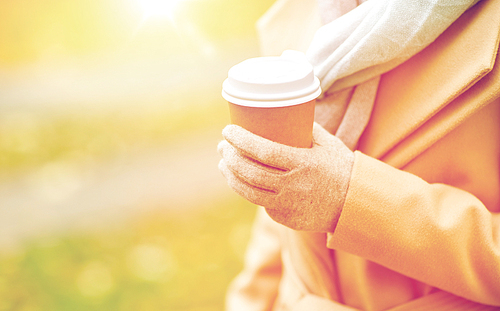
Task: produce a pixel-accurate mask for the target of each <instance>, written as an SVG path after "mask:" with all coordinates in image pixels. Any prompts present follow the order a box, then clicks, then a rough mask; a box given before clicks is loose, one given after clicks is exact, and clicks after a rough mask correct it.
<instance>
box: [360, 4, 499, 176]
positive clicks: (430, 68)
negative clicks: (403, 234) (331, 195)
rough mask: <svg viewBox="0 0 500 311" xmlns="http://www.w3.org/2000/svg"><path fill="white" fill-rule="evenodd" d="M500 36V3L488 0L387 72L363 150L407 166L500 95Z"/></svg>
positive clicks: (362, 140) (391, 162) (371, 154)
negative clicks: (499, 56)
mask: <svg viewBox="0 0 500 311" xmlns="http://www.w3.org/2000/svg"><path fill="white" fill-rule="evenodd" d="M499 40H500V1H497V0H483V1H481V2H479V3H478V4H476V5H475V6H474V7H472V8H471V9H469V10H468V11H467V12H465V13H464V14H463V15H462V16H461V17H460V18H459V19H458V20H457V21H455V23H453V24H452V25H451V26H450V27H449V28H448V29H447V30H446V31H445V32H444V33H443V34H441V36H439V37H438V38H437V39H436V40H435V41H434V42H433V43H432V44H431V45H429V46H428V47H427V48H425V49H424V50H423V51H422V52H420V53H419V54H417V55H415V56H414V57H412V58H411V59H410V60H408V61H406V62H405V63H404V64H402V65H400V66H398V67H397V68H395V69H393V70H392V71H390V72H388V73H386V74H384V75H383V76H382V78H381V81H380V85H379V89H378V93H377V99H376V101H375V107H374V109H373V112H372V116H371V119H370V122H369V123H368V125H367V128H366V130H365V132H364V133H363V135H362V136H361V138H360V142H359V147H358V149H359V150H360V151H362V152H364V153H366V154H368V155H370V156H373V157H376V158H379V159H382V160H384V161H386V162H388V163H390V164H391V165H394V166H396V167H402V166H404V165H405V164H406V163H408V161H410V160H411V159H412V158H414V157H415V156H417V155H418V154H420V153H421V152H422V151H424V150H425V149H426V148H428V147H429V146H430V145H432V144H433V143H434V142H435V141H437V140H438V139H440V138H441V137H443V136H444V135H445V134H446V133H447V132H449V131H450V130H451V129H452V128H454V127H456V126H457V125H458V124H459V123H460V122H461V121H463V120H464V119H465V118H466V117H467V116H468V115H470V114H471V113H473V112H474V111H477V109H479V108H480V107H482V106H483V105H484V104H487V103H488V102H489V101H491V100H492V99H493V98H494V97H495V96H499V94H498V93H499V85H500V73H499V70H498V67H500V66H498V64H500V59H499V63H498V64H497V66H496V67H497V68H496V69H497V70H493V68H494V65H495V61H496V60H497V59H496V58H497V51H498V46H499ZM486 77H487V78H486ZM483 78H484V79H483ZM483 80H484V81H483ZM478 82H479V83H478ZM471 95H474V96H471ZM465 99H467V100H465ZM488 99H489V101H488ZM433 129H434V130H436V131H437V132H435V131H433Z"/></svg>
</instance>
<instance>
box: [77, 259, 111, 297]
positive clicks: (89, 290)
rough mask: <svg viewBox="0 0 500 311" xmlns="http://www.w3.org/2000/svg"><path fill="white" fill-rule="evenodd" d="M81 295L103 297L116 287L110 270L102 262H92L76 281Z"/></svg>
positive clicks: (85, 267)
mask: <svg viewBox="0 0 500 311" xmlns="http://www.w3.org/2000/svg"><path fill="white" fill-rule="evenodd" d="M76 285H77V287H78V289H79V290H80V293H81V294H82V295H83V296H86V297H101V296H104V295H106V294H108V293H109V292H110V291H111V290H112V289H113V287H114V279H113V276H112V274H111V271H110V270H109V268H108V267H107V266H106V265H105V264H104V263H103V262H100V261H92V262H90V263H88V264H87V265H85V266H84V268H83V269H82V271H81V272H80V274H79V275H78V277H77V279H76Z"/></svg>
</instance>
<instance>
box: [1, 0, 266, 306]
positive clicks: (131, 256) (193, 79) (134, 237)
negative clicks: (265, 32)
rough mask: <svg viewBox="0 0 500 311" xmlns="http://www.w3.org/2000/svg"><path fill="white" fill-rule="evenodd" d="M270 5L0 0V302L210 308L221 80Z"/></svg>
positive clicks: (239, 223)
mask: <svg viewBox="0 0 500 311" xmlns="http://www.w3.org/2000/svg"><path fill="white" fill-rule="evenodd" d="M273 1H274V0H71V1H67V0H1V1H0V311H4V310H16V311H17V310H19V311H21V310H22V311H28V310H29V311H38V310H44V311H45V310H50V311H58V310H65V311H66V310H71V311H78V310H118V311H119V310H130V311H132V310H133V311H137V310H147V311H154V310H174V311H176V310H191V311H195V310H203V311H208V310H210V311H212V310H214V311H215V310H222V309H223V299H224V292H225V290H226V287H227V285H228V283H229V281H230V280H231V279H232V278H233V277H234V276H235V275H236V273H237V272H238V271H239V270H240V269H241V266H242V259H243V254H244V249H245V246H246V243H247V241H248V238H249V232H250V226H251V222H252V219H253V216H254V213H255V207H254V206H253V205H252V204H250V203H248V202H246V201H244V200H243V199H241V198H239V197H238V196H237V195H236V194H234V193H233V192H232V191H231V190H230V189H229V187H228V186H227V184H226V181H225V179H224V178H223V177H222V175H221V174H220V173H219V171H218V169H217V163H218V161H219V155H218V154H217V151H216V146H217V143H218V141H219V140H220V139H221V138H222V137H221V135H220V132H221V130H222V128H223V127H224V126H225V124H227V123H228V122H229V118H228V111H227V106H226V103H225V102H224V100H223V99H222V97H221V96H220V91H221V84H222V81H223V80H224V79H225V77H226V75H227V70H228V69H229V68H230V67H231V66H232V65H234V64H236V63H238V62H240V61H242V60H244V59H246V58H249V57H255V56H258V55H259V48H258V43H257V39H256V34H255V28H254V24H255V22H256V20H257V19H258V18H259V17H260V16H261V15H262V14H263V13H264V12H265V11H266V10H267V9H268V8H269V7H270V5H271V4H272V2H273Z"/></svg>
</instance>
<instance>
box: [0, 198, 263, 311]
mask: <svg viewBox="0 0 500 311" xmlns="http://www.w3.org/2000/svg"><path fill="white" fill-rule="evenodd" d="M200 204H201V205H202V206H201V208H200V206H198V207H197V211H196V212H189V213H179V212H168V210H169V208H168V206H165V208H164V210H165V212H163V213H160V214H158V213H155V214H150V215H144V216H142V217H140V218H139V219H136V220H135V221H133V222H130V223H127V224H125V225H124V226H123V227H122V228H121V229H111V230H105V231H100V232H94V233H92V234H85V235H83V234H80V235H77V234H70V235H66V236H54V237H51V238H47V237H45V238H43V239H38V240H33V241H31V242H30V243H29V244H27V245H26V247H25V249H24V251H23V252H20V253H17V254H11V255H0V297H1V299H0V310H2V311H3V310H19V311H21V310H23V311H26V310H51V311H59V310H60V311H63V310H64V311H67V310H74V311H78V310H82V311H83V310H95V311H99V310H103V311H104V310H120V311H128V310H130V311H132V310H133V311H137V310H149V311H155V310H190V311H195V310H196V311H201V310H203V311H208V310H213V311H215V310H222V309H223V303H224V294H225V291H226V288H227V285H228V284H229V282H230V280H231V279H232V278H233V277H234V276H235V274H236V273H237V272H238V271H239V270H240V269H241V266H242V260H243V253H244V249H245V246H246V244H247V242H248V239H249V232H250V227H251V220H252V218H253V216H254V213H255V208H254V207H253V206H252V205H251V204H250V203H248V202H246V201H245V200H243V199H241V198H239V197H237V196H231V197H230V198H223V199H221V200H218V201H214V202H200Z"/></svg>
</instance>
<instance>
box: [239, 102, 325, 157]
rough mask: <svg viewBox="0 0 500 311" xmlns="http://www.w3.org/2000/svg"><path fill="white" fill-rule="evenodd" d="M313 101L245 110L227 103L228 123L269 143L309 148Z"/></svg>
mask: <svg viewBox="0 0 500 311" xmlns="http://www.w3.org/2000/svg"><path fill="white" fill-rule="evenodd" d="M315 103H316V100H311V101H309V102H306V103H302V104H298V105H293V106H286V107H272V108H262V107H247V106H241V105H236V104H233V103H229V113H230V116H231V123H233V124H236V125H239V126H241V127H243V128H244V129H247V130H248V131H250V132H252V133H254V134H256V135H259V136H261V137H264V138H266V139H269V140H271V141H274V142H277V143H280V144H284V145H288V146H292V147H299V148H311V146H312V129H313V123H314V106H315Z"/></svg>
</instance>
